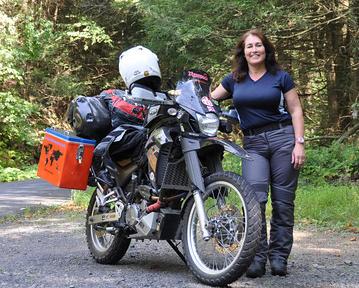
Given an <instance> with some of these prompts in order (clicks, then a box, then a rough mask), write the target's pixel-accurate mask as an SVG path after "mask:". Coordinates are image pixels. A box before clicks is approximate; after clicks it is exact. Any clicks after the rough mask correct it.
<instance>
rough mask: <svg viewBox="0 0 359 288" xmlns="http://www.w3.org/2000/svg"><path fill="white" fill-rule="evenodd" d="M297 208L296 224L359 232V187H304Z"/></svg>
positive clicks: (297, 201) (325, 185) (296, 202)
mask: <svg viewBox="0 0 359 288" xmlns="http://www.w3.org/2000/svg"><path fill="white" fill-rule="evenodd" d="M295 204H296V208H295V213H296V221H299V222H301V223H309V224H318V225H320V226H328V227H329V226H330V227H331V228H348V229H350V230H357V229H359V209H358V207H359V186H356V185H353V186H346V185H338V186H336V185H330V184H322V185H320V186H312V185H306V186H302V187H299V188H298V190H297V196H296V201H295Z"/></svg>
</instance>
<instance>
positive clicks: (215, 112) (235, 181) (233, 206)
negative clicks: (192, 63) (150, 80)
mask: <svg viewBox="0 0 359 288" xmlns="http://www.w3.org/2000/svg"><path fill="white" fill-rule="evenodd" d="M187 76H189V77H187V78H186V77H185V78H184V79H182V81H180V82H179V83H178V84H177V87H176V90H175V91H172V93H160V92H153V91H152V90H148V89H146V87H143V86H141V85H138V86H134V87H133V88H132V91H131V98H132V99H133V100H134V101H138V102H141V103H144V104H146V105H149V110H148V114H147V117H146V119H145V122H144V124H143V126H135V125H129V126H128V127H131V129H134V130H138V131H140V132H141V133H143V135H146V139H145V140H146V142H145V145H144V147H143V149H141V150H140V153H139V157H132V159H121V160H119V161H117V162H116V163H115V164H114V161H112V162H111V161H107V162H106V161H105V163H107V164H106V169H107V171H109V172H110V174H111V177H112V179H113V181H114V183H115V184H112V185H111V184H103V182H101V181H100V179H99V178H97V176H96V173H95V171H94V170H93V169H91V172H92V174H93V175H94V178H95V182H96V186H97V188H96V190H95V191H94V193H93V195H92V197H91V200H90V203H89V206H88V211H87V217H86V219H87V220H86V238H87V243H88V247H89V250H90V252H91V254H92V256H93V258H94V259H95V260H96V261H97V262H98V263H102V264H114V263H117V262H118V261H119V260H120V259H121V258H122V257H123V256H124V255H125V253H126V251H127V249H128V247H129V244H130V242H131V240H132V239H137V240H138V239H140V240H143V239H150V240H166V241H167V242H168V243H169V244H170V245H171V247H172V248H173V249H174V250H175V251H176V253H177V254H178V255H179V256H180V257H181V259H182V260H183V261H184V262H185V263H186V265H187V266H188V267H189V269H190V270H191V272H192V273H193V274H194V276H195V277H196V278H197V279H199V281H201V282H203V283H205V284H208V285H211V286H222V285H226V284H229V283H232V282H233V281H235V280H237V279H238V278H239V277H240V276H241V275H242V274H243V273H244V272H245V271H246V270H247V268H248V266H249V264H250V262H251V261H252V259H253V257H254V255H255V250H256V247H257V245H258V243H259V238H260V231H261V219H260V215H261V214H260V207H259V204H258V202H257V200H256V197H255V195H254V191H253V189H252V188H251V186H250V185H249V184H248V183H247V182H246V181H245V180H244V179H243V178H242V176H240V175H238V174H235V173H233V172H228V171H224V170H223V167H222V160H223V154H224V152H225V151H226V152H229V153H232V154H234V155H235V156H238V157H241V158H246V159H249V158H250V157H249V156H248V154H247V153H246V151H245V150H244V149H242V148H241V147H240V146H238V145H236V144H235V143H232V142H230V141H228V140H224V139H220V138H218V137H216V135H217V132H218V128H219V124H220V123H221V121H222V122H224V123H226V125H225V127H227V128H228V127H229V126H230V125H228V123H229V122H228V118H230V116H228V115H227V116H225V115H224V114H221V112H220V109H219V107H218V106H217V105H215V104H214V103H213V102H212V100H211V99H210V97H209V93H210V92H209V84H208V75H207V74H206V73H195V72H193V71H190V72H189V74H188V75H187ZM220 116H221V117H222V118H223V116H225V118H223V119H222V120H220V119H219V117H220ZM226 119H227V121H225V120H226ZM222 126H223V125H222ZM128 127H127V128H128ZM105 158H107V159H110V155H109V151H108V150H107V151H106V155H104V159H105ZM127 158H129V157H127ZM134 158H136V160H133V159H134ZM178 241H181V242H182V251H181V250H180V249H179V248H178V244H177V242H178Z"/></svg>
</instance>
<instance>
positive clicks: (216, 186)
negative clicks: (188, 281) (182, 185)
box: [182, 172, 261, 286]
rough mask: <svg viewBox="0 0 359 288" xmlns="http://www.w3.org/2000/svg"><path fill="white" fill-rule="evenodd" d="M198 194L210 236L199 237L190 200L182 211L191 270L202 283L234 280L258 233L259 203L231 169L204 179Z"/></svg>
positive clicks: (246, 263)
mask: <svg viewBox="0 0 359 288" xmlns="http://www.w3.org/2000/svg"><path fill="white" fill-rule="evenodd" d="M205 187H206V192H205V194H204V195H202V198H203V202H204V208H205V212H206V214H207V217H208V228H207V229H208V230H209V232H210V234H211V238H210V240H208V241H205V240H203V238H202V231H201V227H200V224H199V220H198V216H197V211H196V205H195V203H194V200H193V199H191V200H189V202H188V204H187V206H186V210H185V213H184V218H183V221H184V225H183V231H182V243H183V251H184V255H185V258H186V262H187V265H188V267H189V268H190V270H191V272H192V273H193V274H194V275H195V276H196V277H197V278H198V279H199V280H200V281H201V282H203V283H205V284H207V285H211V286H223V285H227V284H230V283H232V282H234V281H235V280H237V279H238V278H239V277H240V276H241V275H242V274H243V273H244V272H245V271H246V270H247V268H248V266H249V265H250V263H251V261H252V259H253V257H254V255H255V251H256V248H257V245H258V243H259V239H260V233H261V214H260V206H259V203H258V202H257V200H256V198H255V195H254V191H253V189H252V188H251V186H250V185H249V184H248V183H246V182H245V181H244V179H243V178H242V177H241V176H239V175H237V174H235V173H232V172H219V173H215V174H212V175H210V176H209V177H207V178H206V179H205Z"/></svg>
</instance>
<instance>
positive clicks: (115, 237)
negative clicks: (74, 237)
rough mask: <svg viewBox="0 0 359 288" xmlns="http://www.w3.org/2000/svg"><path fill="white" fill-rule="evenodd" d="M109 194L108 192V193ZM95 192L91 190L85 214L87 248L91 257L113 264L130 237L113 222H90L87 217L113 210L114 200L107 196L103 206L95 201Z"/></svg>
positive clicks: (126, 247) (122, 253)
mask: <svg viewBox="0 0 359 288" xmlns="http://www.w3.org/2000/svg"><path fill="white" fill-rule="evenodd" d="M109 195H110V194H109ZM96 197H98V196H97V192H96V190H95V191H94V192H93V194H92V197H91V200H90V203H89V206H88V209H87V216H86V240H87V245H88V248H89V250H90V252H91V255H92V257H93V258H94V259H95V260H96V262H98V263H101V264H115V263H117V262H118V261H119V260H120V259H121V258H122V257H123V256H124V255H125V253H126V251H127V249H128V247H129V245H130V242H131V239H129V238H127V235H126V234H125V233H124V231H123V230H119V229H117V228H116V227H114V225H113V222H112V223H111V222H108V223H101V224H90V223H89V217H90V216H95V215H98V214H104V213H111V212H115V207H114V205H115V204H114V202H111V198H112V197H114V196H113V195H112V196H108V197H107V200H109V201H108V202H109V204H107V205H105V206H101V207H100V206H99V204H98V201H96Z"/></svg>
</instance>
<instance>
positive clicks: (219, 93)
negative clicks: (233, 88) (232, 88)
mask: <svg viewBox="0 0 359 288" xmlns="http://www.w3.org/2000/svg"><path fill="white" fill-rule="evenodd" d="M228 97H229V92H228V91H227V90H226V89H224V87H223V86H222V84H219V86H218V87H217V88H216V89H214V91H213V92H212V93H211V98H212V99H214V100H223V99H226V98H228Z"/></svg>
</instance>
